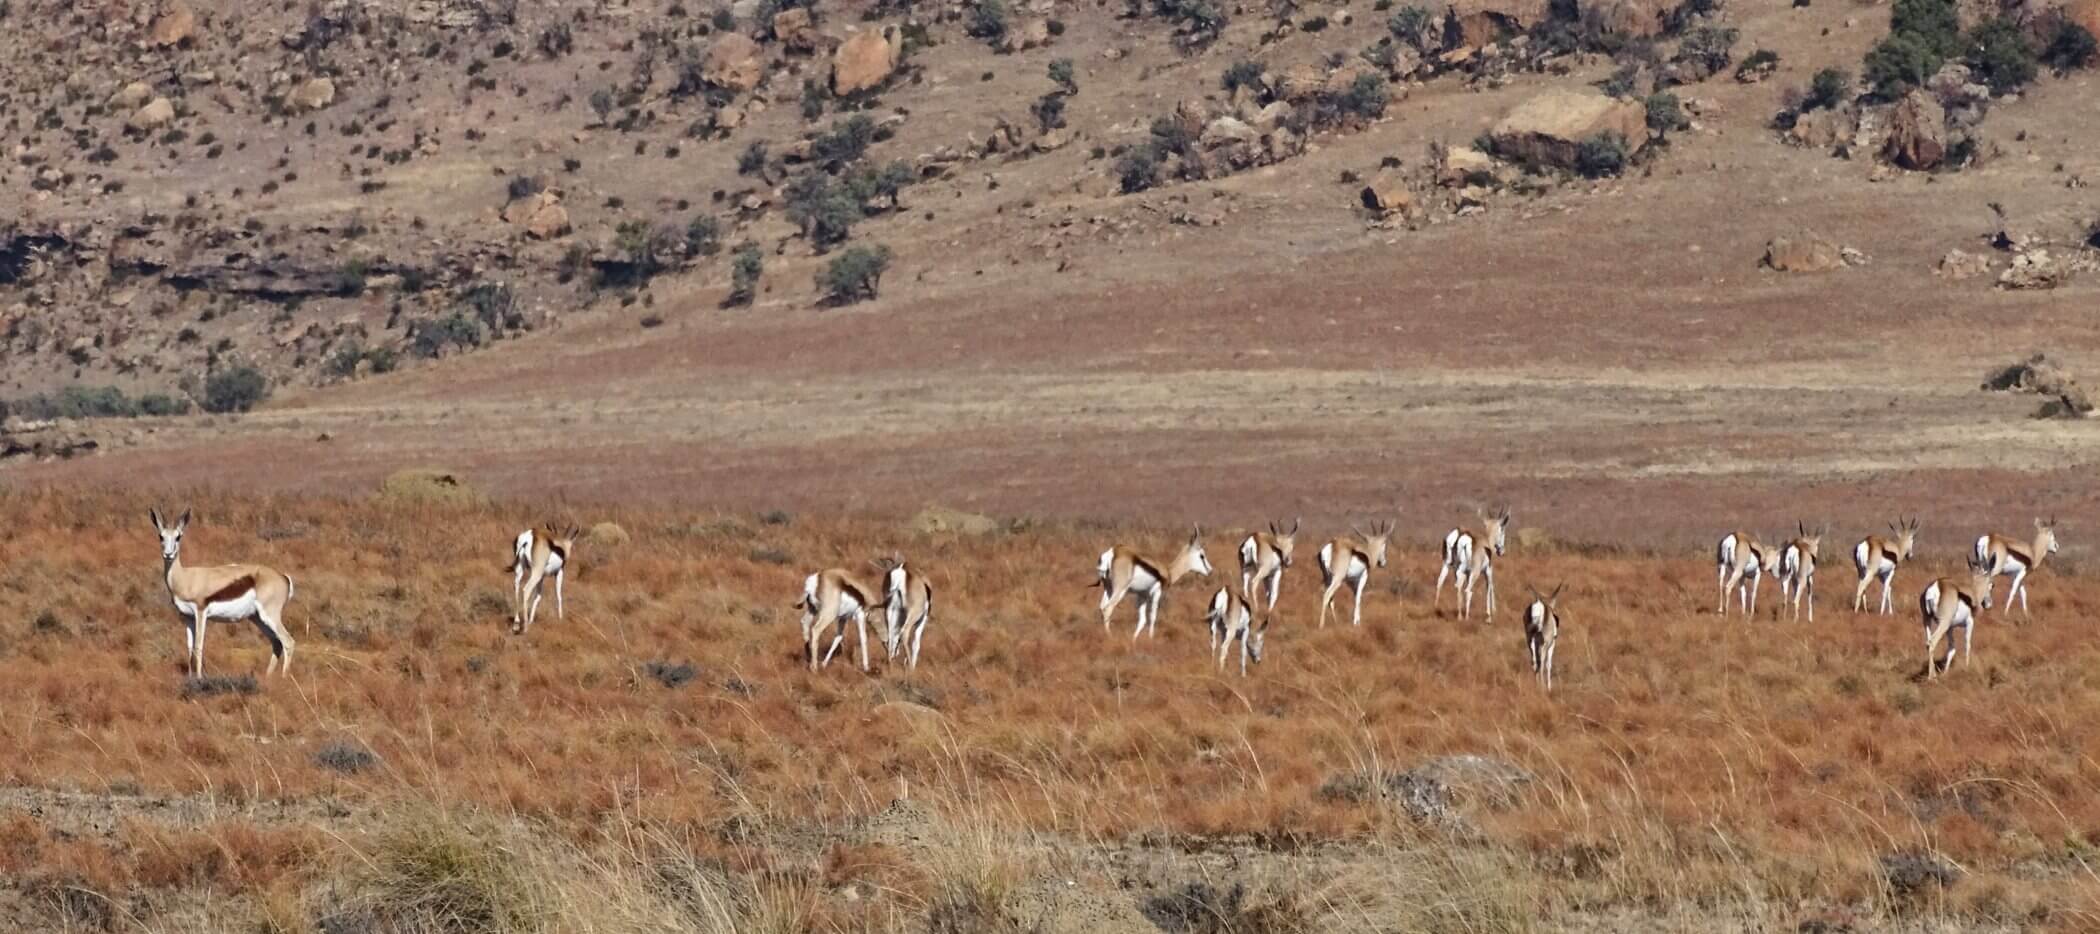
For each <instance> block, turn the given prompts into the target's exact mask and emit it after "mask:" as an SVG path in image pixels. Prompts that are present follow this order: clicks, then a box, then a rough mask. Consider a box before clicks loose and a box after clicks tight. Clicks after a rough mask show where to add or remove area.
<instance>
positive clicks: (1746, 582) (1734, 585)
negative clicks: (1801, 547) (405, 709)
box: [1714, 532, 1779, 616]
mask: <svg viewBox="0 0 2100 934" xmlns="http://www.w3.org/2000/svg"><path fill="white" fill-rule="evenodd" d="M1715 556H1716V561H1717V563H1718V564H1719V565H1720V581H1721V605H1720V606H1719V607H1718V608H1716V609H1715V610H1714V612H1715V613H1718V614H1720V615H1722V616H1727V615H1728V594H1729V592H1730V591H1734V592H1735V595H1736V600H1737V602H1738V603H1740V604H1741V605H1742V608H1743V615H1744V616H1750V615H1753V614H1755V613H1756V612H1757V585H1758V581H1759V580H1761V579H1762V578H1763V577H1764V576H1765V575H1766V574H1768V573H1776V572H1777V571H1778V569H1779V560H1778V557H1779V556H1778V554H1777V553H1776V552H1767V550H1766V548H1765V546H1763V545H1760V544H1758V543H1757V539H1756V538H1755V537H1753V536H1751V534H1750V533H1748V532H1730V533H1728V534H1726V535H1723V536H1721V544H1720V547H1718V548H1716V549H1715Z"/></svg>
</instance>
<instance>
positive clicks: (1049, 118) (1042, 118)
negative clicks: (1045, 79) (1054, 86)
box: [1029, 92, 1065, 133]
mask: <svg viewBox="0 0 2100 934" xmlns="http://www.w3.org/2000/svg"><path fill="white" fill-rule="evenodd" d="M1029 109H1030V110H1031V111H1032V112H1034V114H1035V122H1036V125H1037V126H1039V127H1041V128H1042V130H1043V132H1045V133H1048V132H1050V131H1051V130H1055V129H1057V128H1059V127H1061V126H1064V125H1065V96H1064V95H1063V94H1060V93H1055V92H1053V93H1050V94H1045V95H1043V96H1042V97H1038V98H1036V100H1035V105H1034V106H1033V107H1031V108H1029Z"/></svg>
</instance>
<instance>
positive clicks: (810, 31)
mask: <svg viewBox="0 0 2100 934" xmlns="http://www.w3.org/2000/svg"><path fill="white" fill-rule="evenodd" d="M773 38H775V39H779V40H780V44H781V45H782V46H785V47H786V48H787V50H788V51H790V52H804V53H808V52H814V51H816V50H817V42H818V40H819V38H820V37H819V35H818V33H817V22H816V20H815V19H813V18H812V17H811V16H810V15H809V10H807V9H804V8H802V7H794V8H792V9H786V10H782V11H780V12H778V13H775V14H773Z"/></svg>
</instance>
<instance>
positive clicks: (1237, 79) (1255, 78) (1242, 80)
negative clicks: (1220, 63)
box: [1219, 59, 1263, 93]
mask: <svg viewBox="0 0 2100 934" xmlns="http://www.w3.org/2000/svg"><path fill="white" fill-rule="evenodd" d="M1262 72H1263V68H1262V66H1261V63H1260V62H1250V61H1246V60H1245V59H1242V60H1240V61H1237V62H1233V63H1232V64H1230V65H1227V66H1225V74H1224V75H1223V76H1222V77H1221V78H1220V79H1219V83H1221V84H1222V85H1224V87H1225V91H1226V93H1231V92H1233V91H1237V90H1239V89H1241V88H1247V89H1248V90H1251V91H1260V90H1262Z"/></svg>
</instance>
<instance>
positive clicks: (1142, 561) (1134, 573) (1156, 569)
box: [1094, 526, 1211, 642]
mask: <svg viewBox="0 0 2100 934" xmlns="http://www.w3.org/2000/svg"><path fill="white" fill-rule="evenodd" d="M1210 570H1211V568H1210V557H1209V556H1208V555H1205V554H1204V553H1203V527H1202V526H1197V527H1196V529H1195V531H1194V532H1193V533H1191V534H1190V535H1189V542H1188V544H1187V545H1184V546H1182V549H1181V552H1180V553H1179V554H1177V555H1175V556H1174V560H1172V561H1168V562H1162V561H1159V560H1157V559H1154V558H1150V557H1147V556H1145V555H1141V554H1138V553H1137V550H1136V549H1134V548H1131V547H1129V546H1127V545H1117V546H1115V547H1113V548H1110V549H1109V550H1107V551H1104V552H1102V553H1101V561H1100V563H1098V564H1097V565H1095V567H1094V573H1095V575H1096V577H1097V578H1098V580H1097V581H1096V583H1097V584H1098V586H1100V588H1101V630H1102V631H1103V632H1107V631H1109V628H1110V626H1109V620H1110V619H1111V618H1112V617H1113V616H1114V615H1115V612H1116V605H1117V604H1120V603H1122V602H1123V598H1124V597H1126V596H1131V595H1133V594H1134V595H1136V597H1137V617H1138V621H1137V629H1135V630H1133V631H1132V632H1131V633H1130V641H1132V642H1136V641H1137V637H1138V636H1141V635H1143V634H1144V632H1145V628H1146V627H1147V626H1150V627H1151V628H1152V634H1153V635H1154V636H1157V635H1159V601H1160V598H1161V597H1162V596H1164V595H1165V594H1166V591H1167V588H1168V587H1172V586H1174V585H1175V584H1178V583H1181V579H1182V578H1184V577H1187V576H1189V575H1190V574H1192V573H1193V574H1196V575H1199V576H1202V577H1209V576H1210Z"/></svg>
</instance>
